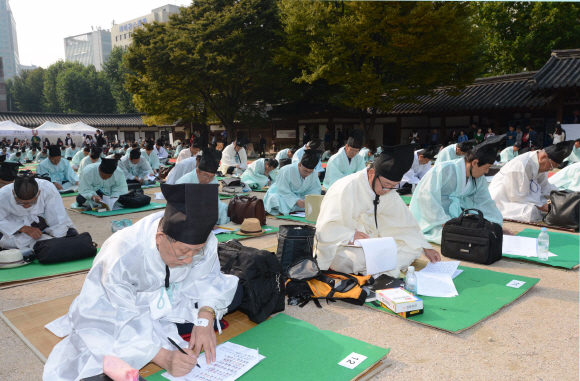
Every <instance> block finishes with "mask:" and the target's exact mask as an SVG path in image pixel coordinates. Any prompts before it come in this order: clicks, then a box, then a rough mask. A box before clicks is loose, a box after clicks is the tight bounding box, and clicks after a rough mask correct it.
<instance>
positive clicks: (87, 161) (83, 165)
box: [77, 155, 101, 181]
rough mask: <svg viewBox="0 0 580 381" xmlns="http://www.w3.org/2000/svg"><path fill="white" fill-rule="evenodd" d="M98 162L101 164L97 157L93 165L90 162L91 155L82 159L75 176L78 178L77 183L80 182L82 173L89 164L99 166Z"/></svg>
mask: <svg viewBox="0 0 580 381" xmlns="http://www.w3.org/2000/svg"><path fill="white" fill-rule="evenodd" d="M100 162H101V158H100V157H99V159H98V160H97V161H95V162H94V163H93V161H92V160H91V155H88V156H87V157H85V158H84V159H82V160H81V164H80V165H79V169H78V170H77V175H78V176H79V181H80V179H82V178H83V173H84V170H85V168H86V167H88V166H89V165H91V164H99V163H100Z"/></svg>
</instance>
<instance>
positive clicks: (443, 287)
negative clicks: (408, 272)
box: [417, 271, 459, 298]
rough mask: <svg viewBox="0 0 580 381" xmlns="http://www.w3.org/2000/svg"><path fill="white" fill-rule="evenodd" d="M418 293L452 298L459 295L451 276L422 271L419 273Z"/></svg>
mask: <svg viewBox="0 0 580 381" xmlns="http://www.w3.org/2000/svg"><path fill="white" fill-rule="evenodd" d="M417 294H418V295H423V296H434V297H439V298H451V297H453V296H457V295H459V294H458V293H457V289H456V288H455V284H454V283H453V279H451V276H449V275H437V274H432V273H423V272H421V271H419V272H418V273H417Z"/></svg>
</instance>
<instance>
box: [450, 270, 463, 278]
mask: <svg viewBox="0 0 580 381" xmlns="http://www.w3.org/2000/svg"><path fill="white" fill-rule="evenodd" d="M462 272H463V270H455V272H454V273H453V276H452V277H451V279H455V277H456V276H457V275H459V274H461V273H462Z"/></svg>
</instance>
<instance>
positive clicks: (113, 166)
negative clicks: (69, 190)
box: [77, 159, 129, 208]
mask: <svg viewBox="0 0 580 381" xmlns="http://www.w3.org/2000/svg"><path fill="white" fill-rule="evenodd" d="M128 192H129V188H128V187H127V181H125V175H124V174H123V171H122V170H121V169H120V168H118V167H117V160H115V159H101V162H100V163H95V164H90V165H88V166H87V167H85V169H84V174H83V177H82V178H81V181H80V184H79V195H78V196H77V204H79V206H88V207H90V208H95V207H97V206H99V205H100V202H101V201H102V197H103V196H109V197H111V198H113V197H119V196H122V195H124V194H127V193H128Z"/></svg>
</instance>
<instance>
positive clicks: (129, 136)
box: [125, 131, 135, 142]
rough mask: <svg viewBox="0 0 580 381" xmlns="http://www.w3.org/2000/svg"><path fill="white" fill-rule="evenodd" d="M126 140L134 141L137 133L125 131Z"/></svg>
mask: <svg viewBox="0 0 580 381" xmlns="http://www.w3.org/2000/svg"><path fill="white" fill-rule="evenodd" d="M125 141H126V142H134V141H135V133H134V132H133V131H131V132H129V131H125Z"/></svg>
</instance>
